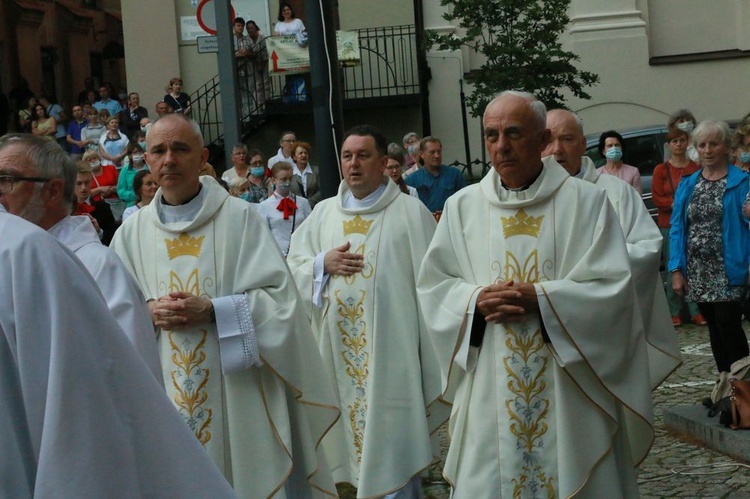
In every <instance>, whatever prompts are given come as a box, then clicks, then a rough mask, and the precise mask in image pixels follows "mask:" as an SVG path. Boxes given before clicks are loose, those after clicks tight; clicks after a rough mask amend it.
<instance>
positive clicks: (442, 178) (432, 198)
mask: <svg viewBox="0 0 750 499" xmlns="http://www.w3.org/2000/svg"><path fill="white" fill-rule="evenodd" d="M419 150H420V156H421V158H422V164H423V168H419V169H418V170H417V171H415V172H414V173H411V174H409V175H408V176H407V177H406V185H410V186H411V187H414V188H415V189H416V190H417V194H419V199H420V200H421V201H422V202H423V203H424V204H425V206H427V209H428V210H430V211H431V212H432V213H434V214H436V218H438V219H439V218H440V217H439V213H440V212H442V211H443V206H444V205H445V200H446V199H448V198H449V197H450V196H452V195H453V194H455V193H456V192H458V191H459V190H460V189H463V188H464V187H466V181H465V180H464V176H463V175H462V174H461V171H460V170H458V169H457V168H454V167H452V166H447V165H444V164H443V144H442V143H441V142H440V139H437V138H435V137H425V138H423V139H422V140H421V141H420V142H419Z"/></svg>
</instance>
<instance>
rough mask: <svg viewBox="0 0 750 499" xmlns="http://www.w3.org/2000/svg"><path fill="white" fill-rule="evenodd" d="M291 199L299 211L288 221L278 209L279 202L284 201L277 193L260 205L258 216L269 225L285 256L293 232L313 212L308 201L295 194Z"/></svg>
mask: <svg viewBox="0 0 750 499" xmlns="http://www.w3.org/2000/svg"><path fill="white" fill-rule="evenodd" d="M289 197H290V199H292V200H293V201H294V202H295V203H296V204H297V210H296V214H295V215H293V216H290V217H289V218H288V219H286V220H284V214H283V213H282V211H281V210H278V209H277V208H276V207H277V206H278V205H279V202H281V200H282V199H283V198H282V197H281V196H279V195H278V194H277V193H276V192H274V193H273V196H271V197H270V198H268V199H265V200H263V201H261V202H260V204H258V214H260V216H261V217H263V218H264V219H265V220H266V222H267V223H268V228H269V229H271V234H272V235H273V238H274V239H275V240H276V243H277V244H278V245H279V249H280V250H281V252H282V253H283V254H284V256H286V254H287V253H288V252H289V242H290V241H291V239H292V232H293V231H294V230H296V229H297V227H299V226H300V224H301V223H302V222H304V221H305V219H306V218H307V217H308V216H310V212H312V208H310V203H309V202H308V201H307V199H305V198H303V197H302V196H294V195H293V194H291V195H290V196H289ZM292 220H294V227H292Z"/></svg>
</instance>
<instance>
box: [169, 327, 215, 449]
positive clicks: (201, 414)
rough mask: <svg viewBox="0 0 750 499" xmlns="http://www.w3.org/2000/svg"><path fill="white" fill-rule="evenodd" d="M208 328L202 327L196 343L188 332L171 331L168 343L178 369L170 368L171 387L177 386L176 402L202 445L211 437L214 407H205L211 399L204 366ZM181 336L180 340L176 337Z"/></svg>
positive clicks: (208, 370) (206, 370)
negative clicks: (177, 332) (199, 337)
mask: <svg viewBox="0 0 750 499" xmlns="http://www.w3.org/2000/svg"><path fill="white" fill-rule="evenodd" d="M207 337H208V332H207V331H205V330H201V339H200V340H199V341H198V343H197V344H194V343H193V341H191V340H190V339H189V336H187V335H180V334H175V333H173V332H171V331H170V332H169V345H170V347H171V350H172V362H173V363H174V365H175V367H176V370H174V371H171V373H170V376H171V379H172V387H173V388H174V390H175V393H174V397H173V400H174V404H175V406H176V407H177V411H178V412H179V413H180V415H181V416H182V417H183V418H184V419H185V422H186V423H187V425H188V427H190V429H191V430H193V433H194V434H195V436H196V438H197V439H198V441H199V442H200V443H201V444H202V445H204V446H205V445H206V444H207V443H208V441H209V440H211V431H210V429H211V421H212V416H213V411H212V410H211V409H210V408H207V407H205V404H206V401H207V400H208V392H207V390H206V385H207V384H208V380H209V377H210V374H211V373H210V369H207V368H204V367H202V365H203V363H204V362H205V360H206V352H205V350H204V347H205V346H206V338H207ZM178 339H179V340H180V343H179V344H178V343H177V342H176V340H178Z"/></svg>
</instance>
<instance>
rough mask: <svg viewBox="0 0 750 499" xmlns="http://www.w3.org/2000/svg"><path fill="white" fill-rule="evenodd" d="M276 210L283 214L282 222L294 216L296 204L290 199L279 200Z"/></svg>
mask: <svg viewBox="0 0 750 499" xmlns="http://www.w3.org/2000/svg"><path fill="white" fill-rule="evenodd" d="M276 209H277V210H279V211H281V212H283V213H284V220H289V217H290V216H292V215H293V214H294V210H296V209H297V204H296V203H295V202H294V201H292V199H291V198H288V197H286V198H281V201H279V204H278V206H276Z"/></svg>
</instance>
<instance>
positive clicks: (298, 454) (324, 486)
mask: <svg viewBox="0 0 750 499" xmlns="http://www.w3.org/2000/svg"><path fill="white" fill-rule="evenodd" d="M196 127H197V125H196V124H195V123H194V122H191V121H189V120H187V119H186V118H184V117H181V116H179V115H169V116H167V117H163V118H161V119H159V120H158V121H157V122H155V123H154V125H152V127H151V128H150V130H149V133H148V135H147V137H146V143H147V148H148V151H147V152H146V159H147V161H148V164H149V165H150V167H151V171H152V173H153V174H154V175H155V176H156V177H157V178H158V179H159V183H160V186H161V187H160V189H159V191H158V192H157V195H156V197H155V198H154V201H153V202H152V203H151V204H150V205H149V206H148V207H147V208H143V209H142V210H140V211H138V213H136V214H135V215H133V217H132V218H131V219H129V220H128V223H127V224H124V225H123V226H122V227H121V228H120V230H118V232H117V233H116V235H115V238H114V239H113V241H112V247H113V248H114V249H115V251H116V252H117V253H118V255H120V257H121V258H122V260H123V262H124V263H125V265H126V267H128V268H129V270H130V271H131V272H132V273H133V275H134V276H135V277H136V280H137V281H138V282H139V284H140V286H141V288H142V289H143V293H144V294H145V296H146V298H147V299H149V300H151V301H150V302H149V305H150V306H151V313H152V318H153V320H154V323H155V325H156V326H158V327H160V328H161V333H160V336H159V339H158V341H159V348H160V354H161V363H162V370H163V374H164V384H165V386H166V389H167V394H168V395H169V398H170V399H172V401H173V403H174V405H175V407H176V409H177V411H178V412H179V413H180V414H181V415H182V417H183V418H184V420H185V422H186V424H187V425H188V426H189V427H190V429H191V430H193V433H194V434H195V437H196V438H197V439H198V441H200V442H201V444H203V447H204V448H205V449H206V452H208V454H209V455H210V456H211V457H212V459H213V461H214V463H216V465H217V466H218V467H219V469H221V470H222V471H223V472H224V474H225V476H226V477H227V478H228V479H229V481H230V482H231V483H232V485H233V486H234V488H235V490H236V491H237V494H238V495H239V496H240V497H248V498H256V497H316V496H326V495H327V496H330V495H335V494H336V489H335V486H334V484H333V481H332V479H331V474H330V471H329V469H328V466H327V465H326V462H325V457H324V454H323V450H322V448H321V447H320V441H321V439H322V438H323V436H324V435H325V434H326V432H327V431H328V430H329V429H330V428H331V426H332V425H333V424H334V422H335V421H336V420H337V419H338V417H339V411H338V409H337V408H336V402H335V397H334V395H333V391H332V389H331V386H330V385H329V382H328V379H327V378H326V377H325V372H324V370H323V366H322V363H321V359H320V356H319V355H318V354H317V352H316V347H315V342H314V340H313V338H312V335H311V334H310V331H309V330H310V327H309V324H307V321H306V317H305V311H304V308H303V306H302V304H301V302H300V299H299V295H298V293H297V289H296V287H295V285H294V280H293V279H292V276H291V274H290V273H289V270H288V268H287V267H286V265H285V264H284V259H283V257H282V256H281V253H280V251H279V249H278V246H277V245H276V242H275V241H274V240H273V237H272V236H271V233H270V232H269V230H268V227H267V225H266V224H265V222H264V221H263V220H262V219H261V218H260V217H259V216H258V215H257V214H256V213H255V211H254V209H253V208H252V207H251V206H250V205H249V204H248V203H246V202H244V201H242V200H240V199H237V198H232V197H230V196H229V195H228V193H227V192H226V191H225V190H224V189H222V188H221V186H220V185H219V184H218V183H217V182H216V181H215V180H214V179H213V178H211V177H205V176H203V177H199V172H200V170H201V168H202V167H203V165H204V164H205V161H206V158H207V155H208V152H207V150H206V149H205V148H204V147H203V139H202V137H201V135H200V132H199V131H198V130H197V128H196Z"/></svg>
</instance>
